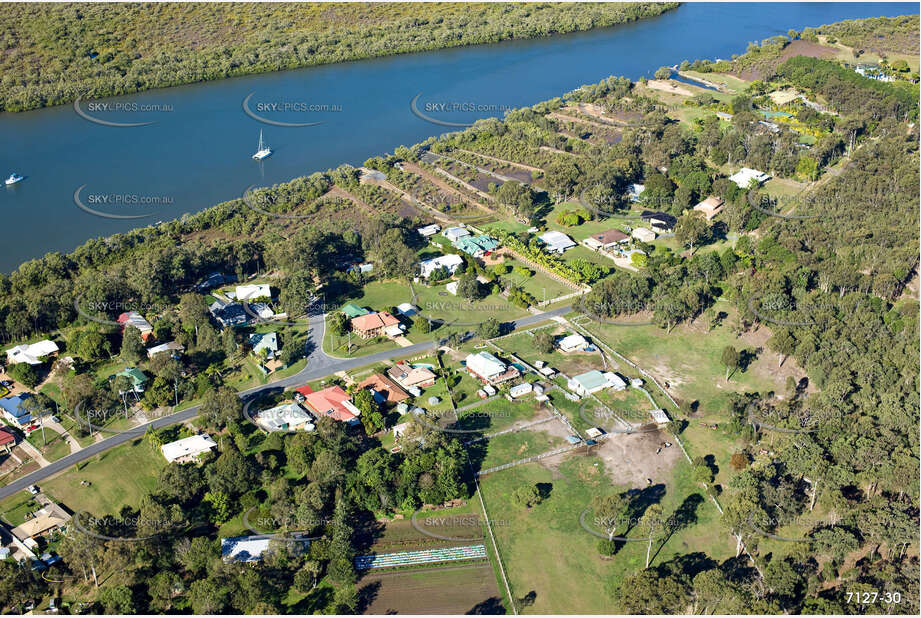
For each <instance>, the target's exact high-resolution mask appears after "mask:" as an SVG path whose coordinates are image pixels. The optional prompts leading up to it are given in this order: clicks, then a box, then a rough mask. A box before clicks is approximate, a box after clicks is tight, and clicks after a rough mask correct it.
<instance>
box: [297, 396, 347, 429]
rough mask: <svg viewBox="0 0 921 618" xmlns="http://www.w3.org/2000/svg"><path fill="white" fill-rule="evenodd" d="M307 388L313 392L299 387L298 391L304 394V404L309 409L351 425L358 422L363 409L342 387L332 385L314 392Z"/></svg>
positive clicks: (319, 414) (318, 414)
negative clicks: (356, 405)
mask: <svg viewBox="0 0 921 618" xmlns="http://www.w3.org/2000/svg"><path fill="white" fill-rule="evenodd" d="M301 388H303V387H301ZM305 390H311V392H309V393H306V392H304V390H301V389H297V392H299V393H300V394H302V395H303V396H304V405H305V406H307V409H309V410H310V411H311V412H314V413H315V414H316V415H317V416H318V417H320V416H328V417H329V418H331V419H333V420H335V421H340V422H343V423H348V424H350V425H354V424H355V423H357V422H358V416H359V415H360V414H361V410H359V409H358V408H356V407H355V406H354V405H353V404H352V396H351V395H349V394H348V393H346V392H345V391H344V390H342V388H341V387H339V386H330V387H328V388H324V389H323V390H321V391H316V392H312V389H310V387H309V386H308V387H307V389H305Z"/></svg>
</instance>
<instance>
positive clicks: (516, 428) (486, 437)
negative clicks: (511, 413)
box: [464, 416, 557, 446]
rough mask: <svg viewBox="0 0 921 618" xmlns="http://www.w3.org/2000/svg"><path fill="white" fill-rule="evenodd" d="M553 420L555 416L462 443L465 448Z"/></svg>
mask: <svg viewBox="0 0 921 618" xmlns="http://www.w3.org/2000/svg"><path fill="white" fill-rule="evenodd" d="M555 420H557V419H556V417H555V416H548V417H547V418H541V419H538V420H536V421H531V422H530V423H525V424H524V425H519V426H518V427H509V428H508V429H503V430H502V431H497V432H496V433H491V434H488V435H485V436H480V437H479V438H474V439H473V440H468V441H467V442H464V446H467V445H468V444H474V443H476V442H482V441H483V440H489V439H490V438H495V437H496V436H501V435H503V434H507V433H515V432H516V431H522V430H524V429H527V428H529V427H533V426H534V425H542V424H543V423H547V422H550V421H555Z"/></svg>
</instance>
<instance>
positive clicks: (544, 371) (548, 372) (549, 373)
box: [538, 366, 556, 378]
mask: <svg viewBox="0 0 921 618" xmlns="http://www.w3.org/2000/svg"><path fill="white" fill-rule="evenodd" d="M538 371H539V372H540V375H542V376H545V377H548V378H550V377H553V376H554V375H556V369H554V368H553V367H549V366H548V367H541V368H540V369H538Z"/></svg>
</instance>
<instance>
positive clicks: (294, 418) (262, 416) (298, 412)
mask: <svg viewBox="0 0 921 618" xmlns="http://www.w3.org/2000/svg"><path fill="white" fill-rule="evenodd" d="M255 421H256V424H257V425H259V426H260V427H262V428H263V429H265V430H266V431H298V430H303V431H313V430H314V424H313V417H312V416H310V414H309V413H307V411H306V410H304V408H302V407H301V406H299V405H297V404H296V403H286V404H282V405H280V406H275V407H274V408H269V409H268V410H263V411H262V412H260V413H259V414H257V415H256V418H255Z"/></svg>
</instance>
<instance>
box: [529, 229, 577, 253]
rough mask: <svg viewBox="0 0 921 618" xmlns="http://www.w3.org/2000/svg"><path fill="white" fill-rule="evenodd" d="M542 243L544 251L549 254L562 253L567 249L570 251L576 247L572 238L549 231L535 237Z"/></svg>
mask: <svg viewBox="0 0 921 618" xmlns="http://www.w3.org/2000/svg"><path fill="white" fill-rule="evenodd" d="M537 238H538V239H539V240H540V241H541V242H542V243H544V249H546V250H547V251H548V252H549V253H563V252H564V251H566V250H567V249H571V248H572V247H575V246H576V243H575V242H574V241H573V239H572V238H570V237H569V236H567V235H566V234H564V233H563V232H557V231H555V230H554V231H550V232H544V233H543V234H541V235H540V236H538V237H537Z"/></svg>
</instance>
